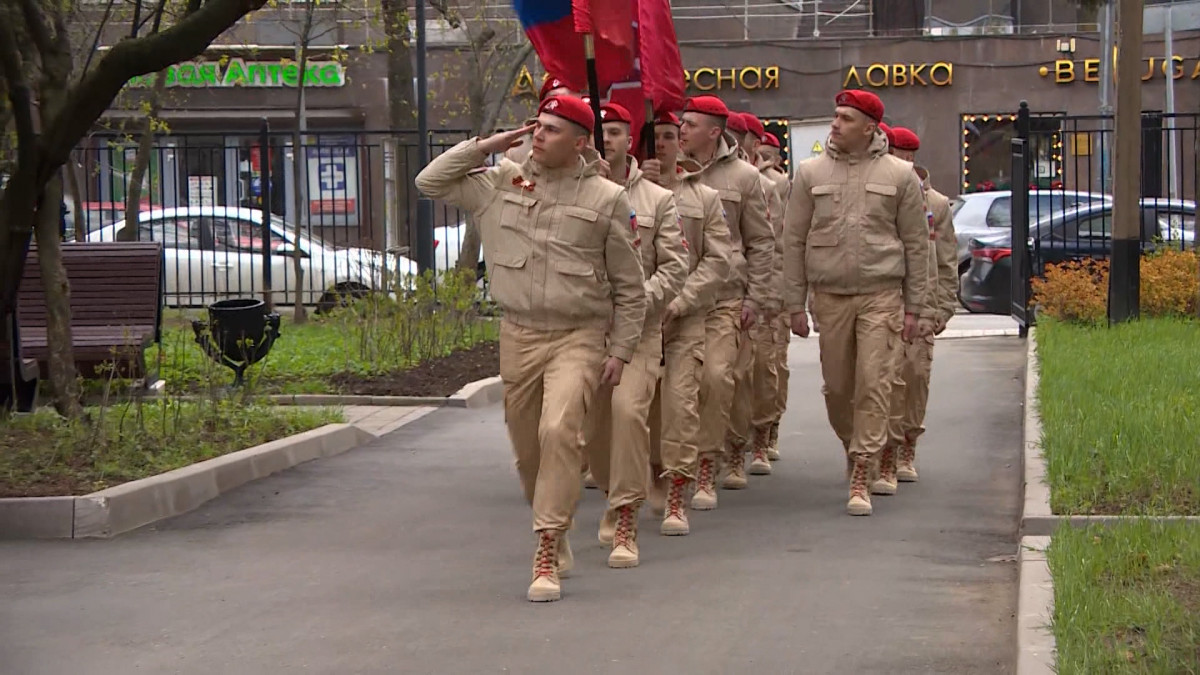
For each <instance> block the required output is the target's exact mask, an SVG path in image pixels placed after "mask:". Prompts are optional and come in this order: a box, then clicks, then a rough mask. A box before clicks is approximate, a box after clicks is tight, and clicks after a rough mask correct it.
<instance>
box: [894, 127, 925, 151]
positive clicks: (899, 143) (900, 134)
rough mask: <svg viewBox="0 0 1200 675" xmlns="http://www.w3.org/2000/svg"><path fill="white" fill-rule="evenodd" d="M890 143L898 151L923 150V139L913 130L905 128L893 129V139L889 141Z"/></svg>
mask: <svg viewBox="0 0 1200 675" xmlns="http://www.w3.org/2000/svg"><path fill="white" fill-rule="evenodd" d="M888 142H889V143H891V144H892V147H893V148H895V149H897V150H906V151H908V152H916V151H917V150H920V149H921V139H920V138H918V137H917V135H916V134H914V133H913V132H912V130H911V129H905V128H904V127H896V128H895V129H892V137H891V138H889V139H888Z"/></svg>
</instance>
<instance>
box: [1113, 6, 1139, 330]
mask: <svg viewBox="0 0 1200 675" xmlns="http://www.w3.org/2000/svg"><path fill="white" fill-rule="evenodd" d="M1143 9H1144V8H1143V6H1142V0H1120V4H1119V6H1118V12H1119V13H1118V15H1117V20H1118V33H1117V131H1116V136H1117V138H1116V146H1117V152H1116V158H1115V159H1116V161H1115V162H1114V164H1115V165H1116V166H1115V169H1116V172H1115V174H1116V180H1115V181H1114V182H1115V183H1116V185H1114V189H1113V221H1112V233H1113V237H1112V255H1111V258H1110V259H1111V263H1110V265H1111V267H1110V272H1109V277H1108V278H1109V286H1108V320H1109V322H1110V323H1119V322H1122V321H1128V320H1130V319H1136V318H1137V316H1138V310H1139V306H1138V291H1139V289H1140V285H1141V284H1140V280H1141V279H1140V277H1141V275H1140V270H1139V263H1140V260H1141V246H1140V239H1141V237H1140V234H1141V232H1140V230H1141V227H1140V221H1141V218H1140V217H1139V215H1140V211H1141V210H1140V208H1139V207H1138V198H1139V196H1140V195H1141V182H1142V181H1141V178H1142V128H1141V127H1142V124H1141V122H1142V77H1141V72H1140V70H1141V67H1142V12H1143Z"/></svg>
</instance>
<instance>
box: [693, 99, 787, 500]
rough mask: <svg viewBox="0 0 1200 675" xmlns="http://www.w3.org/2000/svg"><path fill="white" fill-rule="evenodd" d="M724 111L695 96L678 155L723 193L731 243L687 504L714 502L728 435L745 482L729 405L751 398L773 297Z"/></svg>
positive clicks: (754, 211) (753, 183)
mask: <svg viewBox="0 0 1200 675" xmlns="http://www.w3.org/2000/svg"><path fill="white" fill-rule="evenodd" d="M728 117H729V109H728V108H727V107H726V106H725V104H724V103H723V102H722V101H721V99H719V98H717V97H715V96H697V97H695V98H692V99H690V100H689V101H688V103H687V105H686V107H685V108H684V112H683V126H682V127H681V130H680V146H681V149H682V150H683V152H684V153H685V154H686V155H687V156H686V157H683V158H681V159H680V160H679V166H680V167H682V168H683V169H684V172H685V175H686V176H691V175H695V176H696V177H697V179H698V180H699V181H700V182H701V183H703V184H704V185H707V186H708V187H710V188H713V189H714V190H716V191H717V193H718V194H719V195H720V197H721V204H722V207H723V208H724V210H725V222H726V224H728V226H729V236H730V240H731V242H732V245H733V256H732V258H731V259H730V273H729V276H728V278H727V279H726V282H725V284H724V285H723V287H722V288H721V290H720V291H718V293H717V303H716V306H715V307H714V308H713V309H712V310H711V311H710V312H709V314H708V318H707V319H706V322H705V360H704V374H703V379H702V380H701V385H700V423H701V429H702V431H701V433H702V440H701V442H700V461H699V468H698V469H697V475H696V493H695V495H694V496H693V498H692V508H694V509H698V510H706V509H713V508H716V506H717V493H716V471H717V469H718V465H717V460H718V459H719V458H720V457H721V455H722V454H723V451H724V446H725V443H726V438H727V434H732V436H733V438H734V439H735V443H733V444H732V446H733V447H731V448H730V452H729V453H728V455H727V457H726V459H727V461H728V465H729V466H728V468H729V473H730V474H732V475H735V476H738V477H739V478H740V479H741V481H742V482H743V483H742V484H743V486H744V484H745V483H744V481H745V467H744V461H745V456H744V454H743V453H744V452H745V446H746V442H747V440H748V439H747V438H746V436H747V434H748V433H749V425H750V419H749V417H748V415H747V416H746V418H745V419H731V412H732V407H733V402H734V400H735V399H736V398H737V397H738V396H742V397H749V396H751V392H750V390H749V388H748V385H749V380H750V366H751V364H752V363H753V360H754V350H753V346H752V343H751V340H750V336H749V334H748V331H749V330H750V328H752V327H753V326H754V324H755V323H757V321H758V319H759V314H760V313H761V312H762V309H763V308H765V307H767V306H768V303H769V302H770V299H771V292H772V288H771V281H772V269H771V263H772V256H773V255H774V250H775V236H774V233H773V232H772V230H771V223H770V222H768V220H767V208H766V195H765V194H764V193H763V189H762V184H761V183H760V182H759V174H758V170H757V169H755V168H754V166H753V165H751V164H749V163H747V162H745V161H743V160H741V159H739V158H738V148H737V144H736V142H735V141H734V140H733V139H732V137H731V136H730V135H729V134H727V133H725V122H726V120H727V118H728Z"/></svg>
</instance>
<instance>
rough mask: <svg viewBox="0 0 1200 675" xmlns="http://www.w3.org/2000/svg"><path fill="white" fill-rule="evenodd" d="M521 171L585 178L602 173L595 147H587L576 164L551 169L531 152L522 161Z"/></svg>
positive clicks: (537, 174)
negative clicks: (534, 157) (535, 158)
mask: <svg viewBox="0 0 1200 675" xmlns="http://www.w3.org/2000/svg"><path fill="white" fill-rule="evenodd" d="M521 172H522V173H524V174H526V175H532V176H545V177H549V178H576V179H583V178H586V177H588V176H598V175H600V153H599V152H596V149H595V148H592V147H585V148H584V149H583V152H581V153H580V154H579V159H578V161H576V162H575V163H574V164H570V165H567V166H564V167H559V168H557V169H549V168H546V167H545V166H543V165H542V164H540V163H539V162H536V161H534V159H533V153H532V152H530V153H529V157H527V158H526V159H525V161H524V162H522V163H521Z"/></svg>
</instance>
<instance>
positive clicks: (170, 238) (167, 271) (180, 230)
mask: <svg viewBox="0 0 1200 675" xmlns="http://www.w3.org/2000/svg"><path fill="white" fill-rule="evenodd" d="M138 234H139V238H140V239H142V240H150V241H158V242H162V245H163V277H164V279H163V281H164V286H165V296H166V297H165V302H166V304H167V305H168V306H172V307H196V306H203V305H207V304H208V303H210V302H213V301H214V300H216V299H217V297H218V292H219V287H218V284H217V275H216V270H215V265H214V262H215V260H214V259H215V257H216V255H217V254H216V252H215V251H213V246H212V237H211V236H210V235H209V233H208V232H207V231H206V229H205V228H204V227H203V225H202V224H201V223H200V222H199V219H198V218H196V217H194V216H193V217H186V216H175V217H168V218H154V219H152V220H147V221H143V222H142V223H141V226H140V231H139V232H138Z"/></svg>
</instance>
